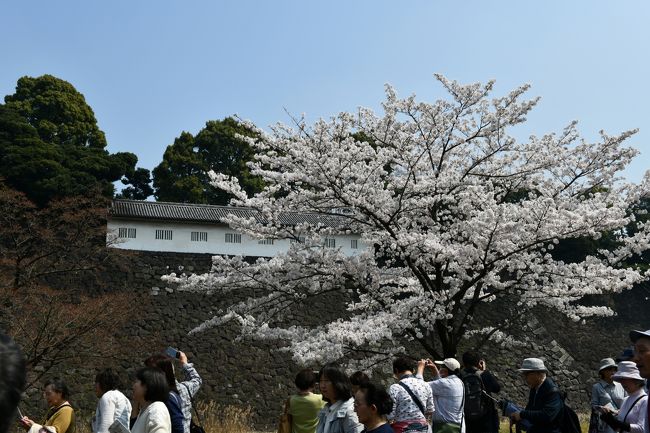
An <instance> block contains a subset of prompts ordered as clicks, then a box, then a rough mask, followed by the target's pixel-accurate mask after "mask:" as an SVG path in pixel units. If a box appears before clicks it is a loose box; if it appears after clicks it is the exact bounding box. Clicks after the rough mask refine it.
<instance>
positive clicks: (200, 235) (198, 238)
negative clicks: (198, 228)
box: [190, 232, 208, 242]
mask: <svg viewBox="0 0 650 433" xmlns="http://www.w3.org/2000/svg"><path fill="white" fill-rule="evenodd" d="M190 240H191V241H192V242H207V241H208V232H192V233H190Z"/></svg>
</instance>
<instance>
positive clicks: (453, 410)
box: [418, 374, 465, 433]
mask: <svg viewBox="0 0 650 433" xmlns="http://www.w3.org/2000/svg"><path fill="white" fill-rule="evenodd" d="M418 377H419V378H421V377H422V376H420V375H418ZM427 383H428V384H429V386H430V387H431V393H432V394H433V406H434V408H435V409H434V411H433V417H432V419H433V424H434V425H435V424H436V422H438V423H440V422H445V423H447V422H448V423H454V424H459V425H460V431H461V432H462V433H464V432H465V420H464V419H463V418H464V415H463V412H464V405H465V404H464V397H465V385H463V381H462V380H461V379H460V378H459V377H458V376H456V375H454V374H451V375H449V376H447V377H440V376H438V377H434V378H433V380H432V381H431V382H427Z"/></svg>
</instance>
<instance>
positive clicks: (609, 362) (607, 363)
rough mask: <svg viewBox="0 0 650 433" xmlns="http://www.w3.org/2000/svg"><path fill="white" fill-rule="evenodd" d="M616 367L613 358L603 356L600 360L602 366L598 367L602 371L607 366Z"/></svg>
mask: <svg viewBox="0 0 650 433" xmlns="http://www.w3.org/2000/svg"><path fill="white" fill-rule="evenodd" d="M612 367H614V368H616V363H615V362H614V360H613V359H612V358H603V359H601V360H600V367H598V372H599V373H600V372H601V371H603V370H604V369H606V368H612Z"/></svg>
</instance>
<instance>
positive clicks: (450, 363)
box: [434, 358, 460, 371]
mask: <svg viewBox="0 0 650 433" xmlns="http://www.w3.org/2000/svg"><path fill="white" fill-rule="evenodd" d="M434 362H435V363H436V364H439V365H444V366H445V367H447V368H448V369H449V370H451V371H456V370H458V369H459V368H460V362H458V361H456V360H455V359H454V358H445V359H444V360H442V361H434Z"/></svg>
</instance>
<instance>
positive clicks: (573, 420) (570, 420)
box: [554, 387, 582, 433]
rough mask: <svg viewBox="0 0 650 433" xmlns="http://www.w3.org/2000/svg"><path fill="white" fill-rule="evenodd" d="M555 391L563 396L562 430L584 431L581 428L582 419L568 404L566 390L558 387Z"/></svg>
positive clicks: (577, 432) (566, 432)
mask: <svg viewBox="0 0 650 433" xmlns="http://www.w3.org/2000/svg"><path fill="white" fill-rule="evenodd" d="M554 391H555V392H558V393H559V394H560V397H561V398H562V412H561V414H560V431H561V432H562V433H582V429H581V428H580V420H579V419H578V414H576V411H575V410H573V409H571V407H569V405H567V404H566V396H567V394H566V392H562V391H560V390H559V389H558V388H557V387H555V389H554Z"/></svg>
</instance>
